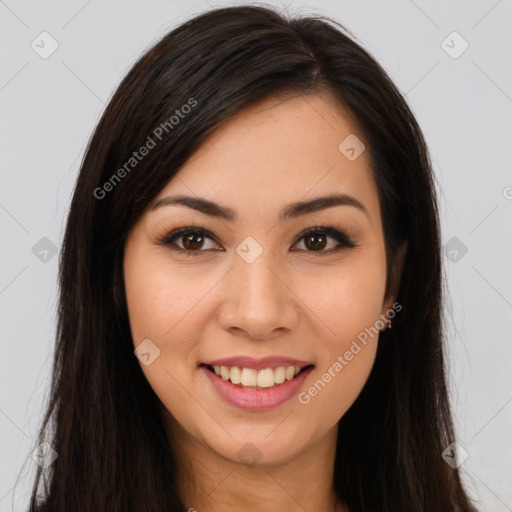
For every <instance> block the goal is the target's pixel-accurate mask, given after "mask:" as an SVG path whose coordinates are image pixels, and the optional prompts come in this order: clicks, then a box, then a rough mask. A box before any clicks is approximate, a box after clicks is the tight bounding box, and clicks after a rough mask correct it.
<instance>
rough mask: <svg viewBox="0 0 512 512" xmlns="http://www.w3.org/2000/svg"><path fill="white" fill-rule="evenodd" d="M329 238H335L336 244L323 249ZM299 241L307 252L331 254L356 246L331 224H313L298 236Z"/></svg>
mask: <svg viewBox="0 0 512 512" xmlns="http://www.w3.org/2000/svg"><path fill="white" fill-rule="evenodd" d="M329 238H330V239H331V240H335V241H336V242H338V244H337V245H336V244H334V245H332V244H331V245H330V246H329V247H328V250H324V249H325V248H326V247H327V246H328V245H329V243H328V240H329ZM298 240H299V242H302V244H303V245H304V247H305V248H306V249H305V250H306V251H307V252H318V253H322V254H332V253H333V252H337V251H339V250H341V249H344V248H347V249H351V248H353V247H356V244H355V243H354V242H353V241H352V240H351V239H350V238H349V237H348V236H347V235H345V233H342V232H341V231H339V230H337V229H336V228H334V227H333V226H315V227H314V228H313V229H309V230H308V231H306V232H305V233H302V234H301V235H300V237H299V239H298Z"/></svg>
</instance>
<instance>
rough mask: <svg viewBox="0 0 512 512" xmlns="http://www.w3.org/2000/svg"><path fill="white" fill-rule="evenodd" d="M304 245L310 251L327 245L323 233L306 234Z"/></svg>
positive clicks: (319, 249) (318, 249)
mask: <svg viewBox="0 0 512 512" xmlns="http://www.w3.org/2000/svg"><path fill="white" fill-rule="evenodd" d="M304 245H305V246H306V247H307V248H308V249H310V250H312V251H321V250H322V249H324V248H325V246H326V245H327V237H326V236H325V235H316V234H315V235H308V236H307V237H304Z"/></svg>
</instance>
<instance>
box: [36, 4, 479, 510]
mask: <svg viewBox="0 0 512 512" xmlns="http://www.w3.org/2000/svg"><path fill="white" fill-rule="evenodd" d="M347 34H350V32H349V31H348V30H346V29H345V28H344V27H343V26H341V25H339V24H338V23H336V22H334V21H332V20H330V19H328V18H324V17H318V16H303V17H294V18H290V17H285V16H283V15H281V14H278V13H276V12H275V11H273V10H272V9H269V8H265V7H259V6H242V7H229V8H220V9H214V10H210V11H208V12H206V13H204V14H201V15H199V16H196V17H194V18H192V19H190V20H189V21H187V22H185V23H183V24H182V25H180V26H179V27H177V28H176V29H174V30H172V31H171V32H170V33H168V34H167V35H165V37H163V39H161V40H160V41H159V42H158V43H157V44H156V45H155V46H153V47H152V48H151V49H150V50H149V51H147V52H146V53H145V54H144V55H143V56H142V57H141V58H140V59H139V60H138V62H137V63H136V64H135V65H134V66H133V68H132V69H131V70H130V71H129V73H128V75H127V76H126V77H125V78H124V80H123V81H122V82H121V84H120V85H119V87H118V89H117V90H116V92H115V94H114V95H113V97H112V99H111V100H110V102H109V104H108V106H107V108H106V109H105V112H104V114H103V116H102V118H101V120H100V122H99V123H98V126H97V128H96V130H95V131H94V134H93V135H92V138H91V140H90V142H89V145H88V148H87V151H86V153H85V156H84V159H83V162H82V165H81V169H80V173H79V176H78V179H77V182H76V186H75V190H74V193H73V199H72V203H71V207H70V211H69V216H68V220H67V228H66V232H65V237H64V241H63V247H62V252H61V255H60V274H59V286H60V296H59V306H58V331H57V340H56V349H55V359H54V367H53V374H52V387H51V393H50V396H49V403H48V408H47V411H46V414H45V417H44V421H43V424H42V426H41V431H40V434H39V442H45V441H46V442H48V443H49V444H50V445H51V446H52V447H53V449H54V450H56V452H57V453H58V458H57V459H56V460H55V461H54V462H53V463H52V464H51V465H50V466H49V467H48V468H47V469H45V470H43V469H41V468H38V473H37V476H36V481H35V483H34V488H33V492H32V498H31V503H30V510H31V511H33V512H36V511H48V512H70V511H73V512H82V511H84V512H91V511H107V510H108V511H109V512H115V511H119V512H129V511H136V510H137V511H147V512H153V511H154V512H164V511H165V512H169V511H184V510H186V507H185V505H184V504H183V503H182V502H181V501H180V498H179V489H177V488H176V484H175V481H176V480H175V476H176V475H175V469H176V461H175V459H174V456H173V453H172V451H171V450H170V447H169V443H168V439H167V437H166V434H165V431H164V427H163V423H162V419H161V415H160V409H159V400H158V398H157V397H156V395H155V393H154V392H153V390H152V389H151V387H150V385H149V384H148V382H147V380H146V379H145V377H144V375H143V373H142V371H141V368H140V365H139V363H138V361H137V359H136V357H134V354H133V343H132V340H131V334H130V328H129V321H128V313H127V307H126V298H125V293H124V287H123V277H122V266H123V249H124V243H125V241H126V237H127V235H128V233H129V232H130V229H131V228H132V226H133V225H134V223H135V222H136V221H137V220H138V219H139V218H140V216H141V215H142V213H143V212H144V210H145V208H146V207H147V206H148V204H149V202H150V201H151V200H152V199H154V197H155V196H156V195H157V194H158V193H159V191H160V190H161V189H162V188H163V187H164V186H165V185H166V184H167V183H168V182H169V180H171V179H172V178H173V176H174V175H175V174H176V172H177V171H178V170H179V169H180V167H181V166H182V165H183V164H184V163H185V162H186V161H187V159H188V158H189V157H190V156H191V155H192V154H193V153H194V151H195V150H196V149H197V148H198V147H199V145H200V144H201V143H202V141H204V140H205V138H206V137H207V136H208V135H209V134H211V133H212V131H214V130H215V129H216V128H218V127H219V125H220V124H221V123H223V122H224V121H226V120H227V119H229V118H230V117H231V116H233V115H234V114H236V113H238V112H240V111H241V110H242V109H244V107H246V106H248V105H250V104H253V103H254V102H256V101H259V100H262V99H265V98H267V97H270V96H273V95H277V94H280V93H292V94H316V93H318V92H328V93H329V94H331V95H332V97H334V98H335V99H336V100H337V101H338V102H339V104H340V106H342V107H343V108H345V109H347V110H348V111H349V112H351V114H352V115H353V116H354V118H355V119H356V120H357V122H358V123H359V126H360V128H361V131H362V133H363V134H364V136H365V139H366V141H367V142H368V150H369V154H370V157H371V163H372V171H373V173H374V176H375V180H376V183H377V187H378V193H379V198H380V204H381V211H382V220H383V229H384V235H385V242H386V255H387V261H388V269H390V268H391V263H392V262H393V261H394V258H395V255H396V254H397V250H398V248H399V247H400V246H401V245H402V244H404V242H407V255H406V259H405V263H404V267H403V274H402V278H401V281H400V285H399V288H398V295H397V301H398V302H399V303H400V304H401V305H402V306H403V309H402V311H401V312H400V314H399V315H397V317H396V318H395V319H394V320H393V328H392V329H391V330H387V331H385V332H384V333H383V334H382V335H381V336H382V338H383V339H382V342H380V343H379V345H378V352H377V357H376V360H375V364H374V367H373V369H372V372H371V374H370V377H369V379H368V381H367V383H366V385H365V386H364V388H363V390H362V392H361V394H360V396H359V397H358V398H357V400H356V401H355V403H354V404H353V405H352V407H351V408H350V409H349V410H348V411H347V413H346V414H345V415H344V416H343V417H342V418H341V420H340V422H339V435H338V442H337V451H336V461H335V471H334V482H333V485H334V487H335V489H336V492H337V494H338V496H339V498H340V499H341V500H342V501H344V502H345V503H347V505H348V506H349V508H350V510H351V512H356V511H357V512H359V511H361V512H370V511H372V512H373V511H380V512H404V511H414V512H433V511H435V512H453V511H455V510H458V511H461V512H462V511H464V512H474V511H475V510H476V509H475V508H473V506H472V505H471V501H470V499H469V498H468V497H467V495H466V493H465V491H464V489H463V486H462V483H461V478H460V474H459V470H458V469H452V468H451V467H450V466H449V465H448V464H447V463H446V462H445V461H444V460H443V458H442V457H441V453H442V452H443V450H444V449H445V448H446V447H447V446H448V445H449V444H450V443H452V442H453V441H454V440H455V436H454V429H453V425H452V419H451V415H450V407H449V401H448V396H447V385H446V375H445V361H444V358H443V321H442V311H443V302H442V296H443V294H442V283H443V281H442V267H441V250H440V234H439V221H438V210H437V202H436V192H435V183H434V178H433V173H432V169H431V164H430V161H429V156H428V152H427V149H426V145H425V142H424V138H423V136H422V133H421V130H420V128H419V126H418V124H417V122H416V120H415V118H414V116H413V114H412V112H411V110H410V108H409V107H408V105H407V104H406V102H405V100H404V98H403V96H402V95H401V94H400V92H399V91H398V90H397V89H396V87H395V86H394V84H393V83H392V82H391V80H390V79H389V77H388V75H387V74H386V72H385V71H384V70H383V69H382V67H381V66H380V65H379V64H378V63H377V62H376V60H375V59H374V58H373V57H371V56H370V55H369V54H368V53H367V52H366V51H365V50H364V49H363V48H362V47H361V46H360V45H359V44H357V43H356V42H355V38H354V37H353V36H351V37H349V36H348V35H347ZM191 100H192V101H191ZM194 102H196V103H195V104H194ZM187 104H188V105H192V104H194V105H195V106H194V107H193V108H190V109H188V110H187V113H186V116H185V115H184V116H182V118H180V120H179V122H173V121H172V120H171V118H172V116H173V115H178V113H176V110H177V109H178V110H180V109H181V108H182V106H183V105H187ZM180 111H181V110H180ZM182 112H183V111H182ZM163 126H165V127H166V129H165V133H163V132H162V133H161V135H162V137H161V140H158V141H156V138H157V137H156V135H155V131H156V130H157V128H158V127H160V128H161V129H163V128H162V127H163ZM149 139H151V140H153V142H155V143H156V142H157V143H156V145H155V146H154V147H153V148H151V149H150V151H149V152H148V153H147V155H146V156H145V157H144V158H143V159H140V161H139V160H138V161H137V163H136V164H135V165H131V164H130V165H129V166H128V167H126V164H127V162H129V159H130V158H131V157H132V156H133V152H134V151H135V150H137V149H138V148H140V147H142V146H143V145H145V144H147V145H149ZM340 142H341V141H340ZM132 164H133V162H132ZM123 166H125V167H124V169H125V172H124V173H123V172H120V171H119V169H122V168H123ZM114 175H116V176H117V178H119V179H117V178H114ZM121 175H122V176H121ZM107 182H108V183H110V185H107V186H105V184H106V183H107ZM99 190H102V191H103V192H99ZM100 196H101V197H100ZM388 272H389V270H388ZM389 277H390V276H389V275H388V278H389ZM388 282H390V281H389V280H388Z"/></svg>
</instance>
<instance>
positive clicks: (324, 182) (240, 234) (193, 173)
mask: <svg viewBox="0 0 512 512" xmlns="http://www.w3.org/2000/svg"><path fill="white" fill-rule="evenodd" d="M354 136H355V137H357V139H359V141H364V137H363V135H362V133H361V132H360V131H359V130H358V128H357V126H356V125H355V123H353V122H352V120H351V117H350V116H349V115H348V112H345V111H344V110H343V109H342V107H340V106H339V105H338V104H337V103H335V102H334V101H333V100H332V99H330V98H329V97H327V96H323V95H311V96H295V97H292V98H291V99H290V98H286V99H283V98H280V99H278V98H271V99H266V100H265V101H263V102H260V103H258V104H256V105H254V106H251V107H249V108H247V109H246V110H244V111H242V112H240V113H238V114H237V115H236V116H234V117H232V118H231V119H230V120H229V121H228V122H226V123H225V124H224V125H223V126H222V127H220V128H219V129H217V130H216V131H215V132H214V133H213V134H212V135H211V136H210V137H209V139H208V140H207V141H206V142H205V143H203V145H202V146H201V147H200V148H199V149H198V151H197V152H196V153H195V154H194V156H193V157H192V158H191V159H190V160H189V161H188V162H187V163H186V164H185V165H184V166H183V167H182V168H181V169H180V171H179V172H178V174H177V175H175V177H174V178H173V179H172V180H171V181H170V182H169V183H168V184H167V185H166V187H165V188H164V189H163V190H162V191H161V193H160V194H159V195H158V197H157V198H156V199H155V201H153V203H152V204H151V205H150V207H149V208H148V209H147V211H146V212H145V214H144V215H143V216H142V217H141V219H140V220H139V222H138V223H137V224H136V225H135V226H134V228H133V229H132V231H131V233H130V235H129V238H128V240H127V244H126V247H125V256H124V279H125V289H126V294H127V302H128V310H129V311H128V312H129V317H130V325H131V331H132V336H133V343H134V346H135V347H139V344H141V343H142V345H140V349H141V350H139V351H140V352H143V353H144V354H145V355H144V356H143V357H141V358H140V359H141V368H142V370H143V372H144V374H145V376H146V378H147V380H148V381H149V383H150V385H151V386H152V388H153V390H154V391H155V393H156V395H157V396H158V397H159V399H160V401H161V403H162V405H163V410H164V412H165V416H166V418H167V419H166V421H167V422H168V424H169V427H170V428H171V429H172V431H173V432H174V433H175V435H176V436H178V437H179V438H180V439H181V440H182V441H183V442H184V443H186V442H190V443H195V444H197V445H200V446H202V447H203V448H204V449H206V450H207V451H208V452H209V453H211V454H215V455H218V456H219V457H222V458H223V459H225V460H229V461H232V462H235V463H236V462H237V461H238V462H243V461H247V460H251V459H252V460H253V462H258V463H259V464H261V465H265V464H268V465H275V464H279V463H284V462H286V461H291V460H292V459H294V458H296V457H298V456H299V455H300V454H302V453H306V452H307V451H308V450H309V451H310V450H312V449H313V448H314V447H315V446H318V445H319V443H321V442H322V440H323V439H327V438H329V439H331V440H332V439H334V437H335V432H336V426H337V422H338V421H339V419H340V418H341V417H342V416H343V414H344V413H345V412H346V411H347V409H348V408H349V407H350V406H351V404H352V403H353V402H354V400H355V399H356V398H357V396H358V395H359V393H360V391H361V389H362V387H363V386H364V384H365V382H366V380H367V378H368V375H369V373H370V370H371V368H372V365H373V362H374V358H375V353H376V349H377V340H378V334H377V335H374V334H373V333H374V332H375V331H376V329H375V327H376V326H377V329H378V328H382V326H383V325H385V323H384V322H382V317H381V315H382V314H385V313H386V311H388V310H389V308H390V307H391V304H392V300H391V299H388V300H386V298H385V296H384V295H385V285H386V259H385V246H384V238H383V230H382V224H381V213H380V206H379V200H378V195H377V188H376V184H375V182H374V179H373V176H372V172H371V169H370V160H369V154H368V151H365V150H363V152H362V153H361V154H360V155H359V156H357V154H358V153H359V151H360V148H361V147H358V146H357V145H354V144H355V143H354V141H356V139H354ZM347 137H351V139H348V142H345V145H343V144H342V145H341V149H339V146H340V144H341V143H342V142H343V141H344V140H345V139H346V138H347ZM350 142H351V143H350ZM350 147H353V148H354V151H351V150H350ZM354 156H357V158H355V159H354ZM333 195H338V199H337V200H332V201H330V202H329V201H323V202H322V201H318V202H316V203H315V202H311V201H315V200H316V199H318V198H323V197H327V196H333ZM177 196H188V197H189V198H190V199H189V200H184V201H181V202H175V201H174V199H176V197H177ZM171 198H174V199H171ZM201 201H209V202H212V203H215V205H216V206H215V205H214V206H212V205H209V206H208V204H207V203H202V202H201ZM290 205H295V206H290ZM308 205H309V206H308ZM182 228H186V229H184V230H183V229H182ZM315 229H316V230H315ZM178 230H181V231H178ZM371 328H373V329H371ZM370 329H371V330H370ZM368 332H370V333H371V334H368ZM365 333H366V336H365ZM144 340H146V341H144ZM363 340H364V342H363ZM142 349H143V350H142ZM215 367H217V368H215ZM222 367H224V368H222ZM290 368H291V369H290ZM215 370H216V371H217V373H220V375H217V374H216V373H215ZM297 372H298V373H297ZM295 374H296V376H295ZM232 381H233V382H232ZM276 381H277V383H276ZM283 381H284V382H283ZM244 384H245V385H244ZM255 386H256V388H255ZM248 443H250V444H248Z"/></svg>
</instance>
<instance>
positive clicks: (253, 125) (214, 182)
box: [157, 94, 379, 217]
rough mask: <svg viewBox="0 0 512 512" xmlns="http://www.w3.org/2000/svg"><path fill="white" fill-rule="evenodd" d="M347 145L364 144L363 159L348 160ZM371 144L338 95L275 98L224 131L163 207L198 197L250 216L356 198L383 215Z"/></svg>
mask: <svg viewBox="0 0 512 512" xmlns="http://www.w3.org/2000/svg"><path fill="white" fill-rule="evenodd" d="M345 141H348V143H349V146H350V145H352V146H354V143H355V144H359V146H357V147H355V150H356V151H357V152H356V153H355V154H356V156H357V154H358V153H359V152H361V151H362V152H361V153H360V154H359V156H357V158H355V159H354V158H352V156H353V152H352V153H346V149H347V147H346V146H347V143H346V142H345ZM358 141H359V142H358ZM363 144H365V141H364V136H363V134H362V133H361V132H360V130H359V128H358V127H357V123H355V122H354V118H353V116H352V115H351V114H350V113H349V112H348V111H347V110H346V109H344V108H343V107H342V106H341V105H339V104H338V103H337V102H335V101H334V100H333V99H332V98H331V97H330V96H327V95H323V94H322V95H320V94H315V95H295V96H292V97H290V95H288V96H277V97H271V98H267V99H265V100H263V101H260V102H258V103H256V104H254V105H251V106H250V107H247V108H246V109H244V110H242V111H240V112H238V113H237V114H235V115H234V116H233V117H231V118H230V119H228V120H227V121H226V122H224V123H223V124H222V125H221V126H220V127H218V128H217V129H216V130H215V131H214V132H213V133H212V134H211V135H210V136H209V137H208V138H207V139H206V140H205V141H204V142H203V143H202V144H201V146H200V147H199V148H198V149H197V150H196V152H195V153H194V154H193V155H192V157H191V158H190V159H189V160H188V161H187V162H186V163H185V164H184V165H183V167H182V168H181V169H180V170H179V172H178V173H177V174H176V175H175V177H174V178H173V179H172V180H171V181H170V182H169V183H168V184H167V185H166V187H165V188H164V189H163V190H162V191H161V193H160V194H159V196H158V197H157V200H158V199H159V198H162V197H165V196H166V195H168V194H169V193H184V194H187V195H197V196H199V197H204V198H208V199H211V200H214V201H216V202H219V203H222V204H226V205H229V206H231V207H232V208H233V209H235V210H236V211H237V212H239V213H240V217H243V216H244V213H245V214H247V215H254V211H255V209H257V211H258V213H259V214H263V212H262V211H261V208H262V207H263V206H265V208H266V211H268V212H277V210H278V209H279V210H280V209H281V207H282V205H283V204H285V203H286V204H287V203H290V202H293V201H297V200H299V199H302V200H305V199H309V198H313V197H316V196H319V195H326V194H330V193H333V192H339V193H346V194H350V195H353V196H356V197H357V198H358V199H359V200H360V201H361V202H364V203H365V206H366V207H367V209H368V210H369V211H370V213H372V210H373V214H374V215H377V216H378V213H379V212H378V210H379V205H378V195H377V190H376V185H375V182H374V179H373V173H372V171H371V167H370V155H369V152H368V151H367V150H365V149H364V150H362V148H363V147H364V146H363ZM340 145H341V146H340ZM347 156H349V157H351V158H348V157H347ZM177 178H179V179H177Z"/></svg>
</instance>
